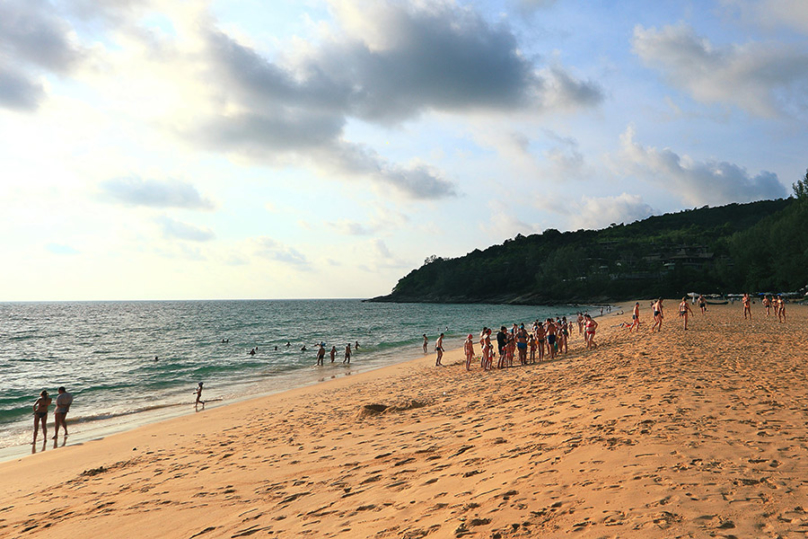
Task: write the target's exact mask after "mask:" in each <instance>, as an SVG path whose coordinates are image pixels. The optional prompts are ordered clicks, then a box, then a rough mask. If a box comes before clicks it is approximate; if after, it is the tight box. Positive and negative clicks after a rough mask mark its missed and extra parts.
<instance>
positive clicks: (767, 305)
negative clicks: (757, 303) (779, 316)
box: [762, 296, 772, 318]
mask: <svg viewBox="0 0 808 539" xmlns="http://www.w3.org/2000/svg"><path fill="white" fill-rule="evenodd" d="M762 303H763V307H765V308H766V318H768V317H769V314H770V312H771V308H772V302H771V300H770V299H769V296H763V301H762Z"/></svg>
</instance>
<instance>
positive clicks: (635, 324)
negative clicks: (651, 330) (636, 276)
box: [628, 301, 640, 333]
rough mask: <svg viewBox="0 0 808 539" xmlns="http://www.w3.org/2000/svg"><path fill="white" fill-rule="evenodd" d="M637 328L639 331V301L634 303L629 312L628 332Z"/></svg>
mask: <svg viewBox="0 0 808 539" xmlns="http://www.w3.org/2000/svg"><path fill="white" fill-rule="evenodd" d="M634 328H637V331H640V302H639V301H637V302H635V303H634V312H632V313H631V327H630V328H628V332H629V333H631V331H632V330H633V329H634Z"/></svg>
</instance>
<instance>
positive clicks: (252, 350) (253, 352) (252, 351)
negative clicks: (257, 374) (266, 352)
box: [249, 348, 255, 356]
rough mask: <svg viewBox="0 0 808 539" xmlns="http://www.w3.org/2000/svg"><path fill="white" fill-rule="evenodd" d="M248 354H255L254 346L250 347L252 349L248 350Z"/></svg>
mask: <svg viewBox="0 0 808 539" xmlns="http://www.w3.org/2000/svg"><path fill="white" fill-rule="evenodd" d="M249 354H250V355H251V356H254V355H255V348H252V349H251V350H250V352H249Z"/></svg>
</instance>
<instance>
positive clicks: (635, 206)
mask: <svg viewBox="0 0 808 539" xmlns="http://www.w3.org/2000/svg"><path fill="white" fill-rule="evenodd" d="M654 213H655V212H654V209H653V208H651V206H649V205H648V204H646V203H645V202H643V199H642V197H641V196H638V195H630V194H628V193H622V194H620V195H618V196H611V197H600V198H590V197H587V196H584V197H581V201H580V202H579V203H578V204H577V208H576V210H575V213H574V214H573V215H572V217H571V224H572V226H573V228H594V229H597V228H603V227H605V226H608V225H610V224H612V223H616V224H629V223H633V222H634V221H640V220H642V219H645V218H646V217H650V216H651V215H653V214H654Z"/></svg>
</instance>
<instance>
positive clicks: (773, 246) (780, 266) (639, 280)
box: [374, 173, 808, 304]
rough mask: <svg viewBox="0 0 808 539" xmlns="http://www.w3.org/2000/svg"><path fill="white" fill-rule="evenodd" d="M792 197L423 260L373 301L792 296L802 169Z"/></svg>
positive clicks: (803, 215) (807, 269) (802, 227)
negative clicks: (697, 294) (692, 294)
mask: <svg viewBox="0 0 808 539" xmlns="http://www.w3.org/2000/svg"><path fill="white" fill-rule="evenodd" d="M800 189H802V191H800ZM794 191H795V194H796V195H797V196H796V197H795V198H789V199H780V200H766V201H761V202H753V203H750V204H730V205H728V206H722V207H718V208H709V207H706V206H705V207H703V208H699V209H693V210H687V211H683V212H679V213H673V214H666V215H661V216H656V217H650V218H648V219H645V220H643V221H638V222H635V223H632V224H629V225H612V226H610V227H609V228H606V229H603V230H597V231H595V230H578V231H575V232H564V233H561V232H559V231H557V230H553V229H548V230H545V231H544V232H543V233H542V234H535V235H531V236H522V235H517V236H516V237H515V238H513V239H509V240H506V241H505V243H503V244H502V245H495V246H493V247H489V248H488V249H486V250H484V251H480V250H477V249H475V250H474V251H472V252H471V253H469V254H467V255H466V256H463V257H460V258H454V259H444V258H440V257H435V256H433V257H429V258H428V259H427V260H426V261H425V262H424V265H423V266H422V267H421V268H419V269H416V270H414V271H412V272H410V273H409V274H408V275H407V276H405V277H403V278H402V279H401V280H399V282H398V284H397V285H396V286H395V288H394V289H393V291H392V293H391V294H390V295H388V296H383V297H380V298H375V299H374V301H396V302H458V303H476V302H493V303H527V304H541V303H554V302H594V301H607V300H625V299H631V298H637V297H655V296H665V297H675V296H681V295H683V294H684V293H686V292H690V291H697V292H700V293H705V294H708V293H731V292H743V291H749V292H768V291H773V292H779V291H793V290H799V289H800V288H802V287H804V286H805V285H806V284H808V233H806V232H807V231H808V173H807V174H806V180H805V183H804V182H803V181H800V182H798V183H797V184H795V185H794Z"/></svg>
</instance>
